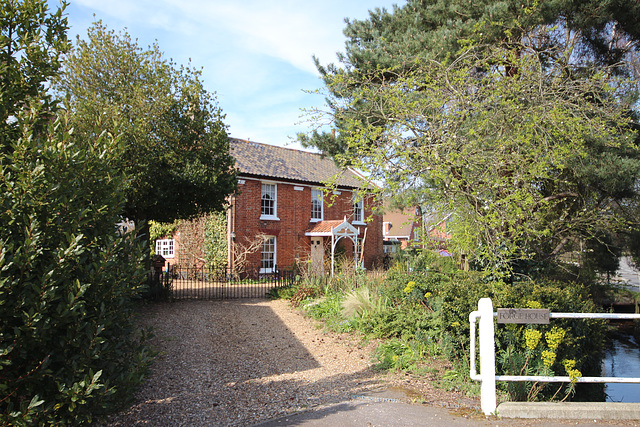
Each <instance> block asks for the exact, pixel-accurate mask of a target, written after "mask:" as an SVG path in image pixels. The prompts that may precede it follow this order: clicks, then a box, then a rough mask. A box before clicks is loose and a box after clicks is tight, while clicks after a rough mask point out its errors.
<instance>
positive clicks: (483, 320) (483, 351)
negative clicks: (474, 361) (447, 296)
mask: <svg viewBox="0 0 640 427" xmlns="http://www.w3.org/2000/svg"><path fill="white" fill-rule="evenodd" d="M478 311H479V312H480V376H481V377H482V379H481V384H480V393H481V397H480V406H481V408H482V411H483V412H484V414H485V415H491V414H493V413H495V412H496V353H495V339H494V337H495V331H494V327H493V303H492V302H491V298H481V299H480V301H478Z"/></svg>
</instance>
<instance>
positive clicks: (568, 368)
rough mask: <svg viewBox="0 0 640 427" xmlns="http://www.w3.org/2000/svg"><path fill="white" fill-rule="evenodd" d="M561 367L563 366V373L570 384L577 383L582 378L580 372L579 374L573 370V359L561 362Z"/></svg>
mask: <svg viewBox="0 0 640 427" xmlns="http://www.w3.org/2000/svg"><path fill="white" fill-rule="evenodd" d="M562 365H564V369H565V371H567V375H569V379H571V382H572V383H576V382H578V380H579V379H580V377H581V376H582V372H580V371H579V370H578V369H575V367H576V361H575V360H573V359H566V360H563V361H562Z"/></svg>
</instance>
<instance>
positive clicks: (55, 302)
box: [0, 0, 149, 425]
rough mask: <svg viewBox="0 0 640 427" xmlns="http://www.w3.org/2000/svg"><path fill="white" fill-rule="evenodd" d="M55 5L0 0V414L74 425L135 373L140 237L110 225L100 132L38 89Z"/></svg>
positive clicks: (56, 50) (116, 151)
mask: <svg viewBox="0 0 640 427" xmlns="http://www.w3.org/2000/svg"><path fill="white" fill-rule="evenodd" d="M63 8H64V4H63V5H62V8H61V9H59V10H57V11H56V12H53V13H50V12H49V10H48V8H47V2H46V1H45V0H29V1H27V0H25V1H9V2H3V3H2V5H0V14H1V15H0V16H1V17H2V22H1V23H0V24H1V26H0V34H2V40H1V43H2V55H3V58H2V61H1V62H0V63H1V64H2V67H3V68H2V74H1V76H0V79H1V80H2V86H1V87H0V103H1V104H2V113H3V117H2V125H0V141H1V142H2V150H0V224H1V227H0V424H2V425H45V424H46V425H49V424H51V425H76V424H80V423H83V422H87V421H91V420H92V419H93V418H96V417H99V416H101V415H104V414H105V413H106V412H108V411H110V410H113V409H114V408H115V406H116V405H117V404H118V403H119V402H121V401H122V399H124V398H126V396H127V395H128V393H129V392H131V387H133V386H135V385H136V384H137V383H139V382H140V380H141V375H142V373H143V372H144V369H145V367H146V366H147V364H148V362H149V360H148V357H149V356H148V350H146V349H145V347H144V339H143V337H140V336H137V335H136V333H135V329H136V328H135V327H134V324H133V311H132V302H133V300H134V297H135V296H136V295H137V293H138V286H139V285H138V284H140V283H141V282H142V276H141V274H142V271H141V270H140V268H139V265H140V259H141V254H142V251H141V249H140V248H141V247H140V245H139V244H138V243H137V242H136V241H134V240H132V238H131V237H130V236H127V235H121V234H119V233H117V232H116V230H117V228H116V223H117V222H119V221H120V220H121V218H122V213H123V208H124V202H125V196H126V195H125V193H124V191H123V189H124V188H125V183H126V180H127V177H126V176H125V175H124V174H123V173H122V172H121V170H120V165H119V161H120V158H121V152H122V149H123V147H122V146H121V144H120V143H119V142H118V140H116V139H114V138H112V137H110V136H109V135H107V134H106V133H97V132H96V133H95V134H94V135H93V136H92V137H91V138H76V136H75V134H74V133H73V131H72V127H71V125H70V122H69V117H68V116H67V115H65V114H60V116H59V117H58V119H57V120H55V121H54V120H53V118H54V117H55V115H56V114H57V113H58V111H57V110H56V103H55V100H54V99H52V98H51V96H50V95H48V94H47V93H45V88H46V86H47V83H48V79H49V78H50V77H52V76H54V75H55V73H56V70H57V69H58V66H59V58H60V55H62V54H63V52H64V51H65V49H66V48H67V44H66V34H65V32H66V21H65V20H64V19H63V18H62V9H63Z"/></svg>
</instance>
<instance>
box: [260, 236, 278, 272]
mask: <svg viewBox="0 0 640 427" xmlns="http://www.w3.org/2000/svg"><path fill="white" fill-rule="evenodd" d="M275 270H276V238H275V236H266V237H265V238H264V241H263V242H262V249H261V250H260V273H273V272H274V271H275Z"/></svg>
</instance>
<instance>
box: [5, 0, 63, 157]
mask: <svg viewBox="0 0 640 427" xmlns="http://www.w3.org/2000/svg"><path fill="white" fill-rule="evenodd" d="M65 8H66V3H65V2H62V4H61V7H60V8H59V9H58V10H56V11H54V12H51V11H50V10H49V7H48V5H47V2H46V1H44V0H34V1H26V0H18V1H3V2H2V3H1V4H0V94H2V96H1V97H0V147H2V148H3V149H4V148H5V147H7V145H8V144H11V143H12V142H13V141H15V140H16V139H17V138H18V137H19V134H20V126H19V124H18V123H17V121H15V120H14V119H15V117H16V116H17V115H18V112H19V111H20V110H21V109H22V108H24V107H25V106H26V105H28V104H29V103H31V102H32V101H33V100H38V102H39V103H40V104H41V106H42V108H41V109H40V110H39V111H40V116H39V117H38V120H37V121H36V122H35V123H34V124H33V125H34V126H37V127H42V126H45V125H46V122H47V120H48V119H49V117H50V115H51V114H52V111H53V109H54V108H55V101H54V100H52V99H51V97H50V96H49V95H47V94H46V93H45V86H46V85H47V83H48V82H49V79H50V78H51V77H54V76H56V75H57V73H58V70H59V68H60V59H61V56H62V55H63V54H64V53H65V52H66V51H67V50H68V49H69V42H68V40H67V28H68V27H67V18H66V17H65V16H64V14H63V13H64V9H65Z"/></svg>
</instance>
